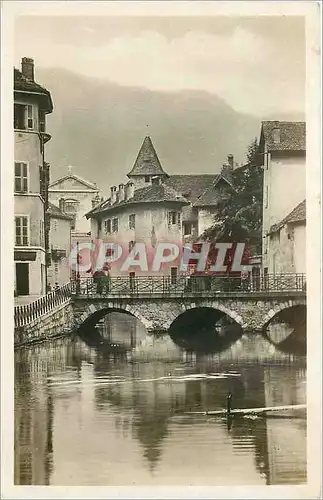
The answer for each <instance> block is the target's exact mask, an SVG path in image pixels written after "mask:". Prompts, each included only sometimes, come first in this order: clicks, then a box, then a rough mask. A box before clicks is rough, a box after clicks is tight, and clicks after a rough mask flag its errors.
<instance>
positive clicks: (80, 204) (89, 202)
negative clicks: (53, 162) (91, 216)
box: [48, 167, 100, 244]
mask: <svg viewBox="0 0 323 500" xmlns="http://www.w3.org/2000/svg"><path fill="white" fill-rule="evenodd" d="M48 193H49V201H50V202H51V203H53V204H54V205H56V206H58V207H59V208H60V209H61V210H62V211H63V212H64V213H66V214H68V215H70V216H71V217H72V240H71V241H72V244H75V243H76V242H77V241H88V240H89V233H90V230H91V225H90V222H89V221H88V220H87V219H86V217H85V214H86V213H87V212H88V211H89V210H91V209H92V208H93V207H94V206H95V205H97V204H98V203H99V202H100V197H99V194H100V190H99V189H98V187H97V186H96V185H95V184H93V183H92V182H89V181H87V180H85V179H82V178H81V177H79V176H78V175H76V174H73V173H72V167H68V174H67V175H65V176H64V177H60V178H59V179H57V180H56V181H54V182H52V183H51V184H50V185H49V189H48Z"/></svg>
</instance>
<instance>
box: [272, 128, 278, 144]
mask: <svg viewBox="0 0 323 500" xmlns="http://www.w3.org/2000/svg"><path fill="white" fill-rule="evenodd" d="M272 138H273V142H274V144H279V143H280V128H274V129H273V131H272Z"/></svg>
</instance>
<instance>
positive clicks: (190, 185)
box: [165, 174, 218, 203]
mask: <svg viewBox="0 0 323 500" xmlns="http://www.w3.org/2000/svg"><path fill="white" fill-rule="evenodd" d="M217 177H218V174H192V175H171V176H170V177H169V178H168V179H167V180H166V181H165V184H166V185H167V186H170V187H172V188H173V189H175V191H177V192H178V193H180V194H181V195H182V196H184V197H185V198H187V199H188V200H189V201H190V202H191V203H194V202H195V201H196V200H197V199H198V198H199V197H200V196H201V195H202V194H203V193H204V192H205V190H206V189H208V188H209V187H210V186H212V184H213V182H215V180H216V179H217Z"/></svg>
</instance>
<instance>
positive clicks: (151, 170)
mask: <svg viewBox="0 0 323 500" xmlns="http://www.w3.org/2000/svg"><path fill="white" fill-rule="evenodd" d="M135 175H165V176H166V175H167V174H166V172H165V171H164V170H163V168H162V166H161V164H160V161H159V158H158V156H157V153H156V151H155V148H154V146H153V143H152V141H151V139H150V137H148V136H147V137H145V139H144V142H143V143H142V146H141V148H140V150H139V153H138V156H137V158H136V161H135V164H134V166H133V167H132V170H131V171H130V172H129V174H128V177H130V176H135Z"/></svg>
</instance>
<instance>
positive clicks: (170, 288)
mask: <svg viewBox="0 0 323 500" xmlns="http://www.w3.org/2000/svg"><path fill="white" fill-rule="evenodd" d="M305 289H306V279H305V275H304V274H275V275H261V276H256V277H251V278H248V279H241V277H233V276H177V277H174V276H113V277H107V276H106V277H98V278H79V279H78V280H75V281H73V282H72V283H71V293H72V295H76V296H97V295H99V296H105V297H115V296H118V297H122V296H142V297H147V296H163V297H178V296H199V295H200V296H215V295H216V294H217V293H226V294H233V295H234V294H236V293H245V294H250V293H263V294H270V293H273V292H274V293H279V292H284V293H286V292H305Z"/></svg>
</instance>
